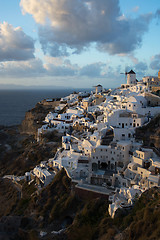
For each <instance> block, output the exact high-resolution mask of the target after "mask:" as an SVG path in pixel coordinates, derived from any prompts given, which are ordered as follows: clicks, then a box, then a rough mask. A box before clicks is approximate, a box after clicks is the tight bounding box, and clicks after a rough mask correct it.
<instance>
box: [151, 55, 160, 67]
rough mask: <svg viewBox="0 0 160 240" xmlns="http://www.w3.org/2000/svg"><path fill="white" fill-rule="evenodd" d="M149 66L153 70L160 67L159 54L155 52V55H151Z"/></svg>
mask: <svg viewBox="0 0 160 240" xmlns="http://www.w3.org/2000/svg"><path fill="white" fill-rule="evenodd" d="M150 67H151V68H152V69H153V70H157V71H158V70H159V69H160V54H157V55H155V56H153V57H152V60H151V63H150Z"/></svg>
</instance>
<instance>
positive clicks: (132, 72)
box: [127, 69, 135, 74]
mask: <svg viewBox="0 0 160 240" xmlns="http://www.w3.org/2000/svg"><path fill="white" fill-rule="evenodd" d="M127 74H135V72H134V71H133V70H132V69H131V71H130V72H128V73H127Z"/></svg>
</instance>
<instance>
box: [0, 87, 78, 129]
mask: <svg viewBox="0 0 160 240" xmlns="http://www.w3.org/2000/svg"><path fill="white" fill-rule="evenodd" d="M73 91H76V90H75V89H74V90H72V89H62V90H0V125H4V126H12V125H18V124H20V123H21V121H22V120H23V119H24V117H25V112H26V111H28V110H30V109H32V108H33V107H34V106H35V105H36V103H37V102H39V101H41V100H43V99H45V98H56V97H64V96H67V95H69V94H70V93H73Z"/></svg>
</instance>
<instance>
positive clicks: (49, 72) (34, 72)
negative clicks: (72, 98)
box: [0, 58, 77, 78]
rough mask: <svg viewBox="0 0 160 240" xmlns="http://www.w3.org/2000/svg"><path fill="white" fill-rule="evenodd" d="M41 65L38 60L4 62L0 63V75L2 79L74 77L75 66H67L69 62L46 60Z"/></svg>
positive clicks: (75, 73) (40, 61) (75, 72)
mask: <svg viewBox="0 0 160 240" xmlns="http://www.w3.org/2000/svg"><path fill="white" fill-rule="evenodd" d="M45 60H46V62H45V63H43V62H42V60H40V59H32V60H29V61H5V62H1V63H0V75H1V76H3V77H13V78H29V77H45V76H46V77H47V76H52V77H62V76H76V75H77V66H76V65H72V64H71V63H70V64H69V61H66V60H65V61H64V62H62V61H58V62H57V64H56V62H55V63H54V62H52V63H51V62H50V61H51V59H50V58H49V59H48V58H46V59H45Z"/></svg>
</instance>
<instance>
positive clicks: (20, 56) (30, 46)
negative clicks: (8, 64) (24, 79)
mask: <svg viewBox="0 0 160 240" xmlns="http://www.w3.org/2000/svg"><path fill="white" fill-rule="evenodd" d="M33 53H34V40H33V39H32V38H31V37H29V36H27V35H26V34H25V33H24V32H23V30H22V28H20V27H17V28H14V27H13V26H12V25H11V24H8V23H7V22H3V23H0V61H13V60H17V61H20V60H28V59H31V58H34V54H33Z"/></svg>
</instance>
